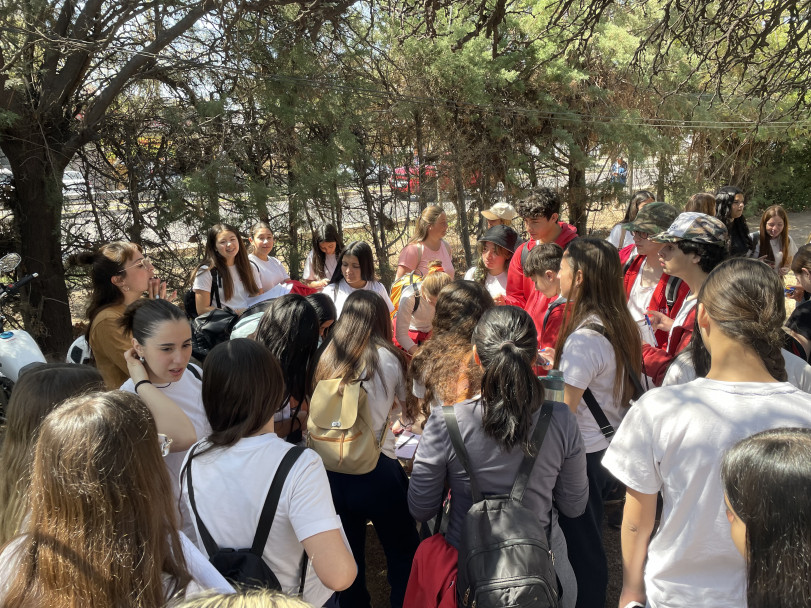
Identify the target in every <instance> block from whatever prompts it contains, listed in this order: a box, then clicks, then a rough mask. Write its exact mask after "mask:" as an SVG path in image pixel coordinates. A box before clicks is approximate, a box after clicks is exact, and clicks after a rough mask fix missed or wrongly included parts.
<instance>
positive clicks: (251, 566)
mask: <svg viewBox="0 0 811 608" xmlns="http://www.w3.org/2000/svg"><path fill="white" fill-rule="evenodd" d="M305 449H307V448H304V447H300V446H294V447H292V448H290V449H289V450H288V451H287V453H286V454H285V455H284V458H282V462H281V463H280V464H279V468H278V469H277V470H276V475H274V476H273V482H272V483H271V484H270V490H268V495H267V498H266V499H265V505H264V507H262V514H261V515H260V516H259V524H258V525H257V527H256V534H255V535H254V538H253V544H252V545H251V547H250V549H224V548H220V547H218V546H217V543H216V542H215V541H214V539H213V538H212V537H211V533H210V532H209V531H208V528H206V526H205V524H204V523H203V521H202V520H201V519H200V515H199V514H198V513H197V505H196V503H195V501H194V486H193V485H192V475H191V463H192V459H193V458H194V450H193V451H192V452H191V454H189V461H188V463H186V484H187V486H188V491H189V503H191V508H192V512H193V513H194V519H195V520H196V521H197V531H198V533H199V534H200V539H201V540H202V541H203V545H204V546H205V548H206V553H207V554H208V559H209V561H210V562H211V564H212V565H213V566H214V567H215V568H216V569H217V571H218V572H219V573H220V574H222V575H223V576H224V577H225V579H226V580H227V581H228V582H230V583H232V584H236V585H239V586H240V587H242V588H245V587H248V588H253V589H275V590H276V591H280V590H281V588H282V586H281V585H280V584H279V579H277V578H276V575H275V574H273V571H272V570H271V569H270V566H268V565H267V563H266V562H265V560H264V559H262V553H264V551H265V545H266V544H267V541H268V536H269V535H270V527H271V525H272V524H273V518H274V516H275V515H276V507H277V506H278V505H279V498H280V496H281V494H282V488H283V487H284V480H285V479H286V478H287V474H288V473H289V472H290V469H291V468H293V465H294V464H295V462H296V460H298V457H299V456H301V454H302V452H304V450H305ZM306 574H307V553H306V552H304V553H303V555H302V556H301V579H300V581H301V582H300V583H299V591H298V592H299V595H301V594H302V593H304V580H305V578H306Z"/></svg>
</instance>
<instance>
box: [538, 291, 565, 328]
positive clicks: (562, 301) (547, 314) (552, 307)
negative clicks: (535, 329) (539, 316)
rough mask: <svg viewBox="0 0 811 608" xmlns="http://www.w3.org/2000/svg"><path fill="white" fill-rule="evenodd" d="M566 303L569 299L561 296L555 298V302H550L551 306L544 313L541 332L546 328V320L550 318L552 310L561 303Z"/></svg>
mask: <svg viewBox="0 0 811 608" xmlns="http://www.w3.org/2000/svg"><path fill="white" fill-rule="evenodd" d="M566 303H567V300H563V299H561V298H558V299H557V300H555V301H554V302H552V303H551V304H549V307H548V308H547V309H546V312H545V313H544V315H543V323H541V332H543V331H545V330H546V322H547V321H548V320H549V315H550V314H551V313H552V311H553V310H555V309H556V308H557V307H558V306H560V305H561V304H566Z"/></svg>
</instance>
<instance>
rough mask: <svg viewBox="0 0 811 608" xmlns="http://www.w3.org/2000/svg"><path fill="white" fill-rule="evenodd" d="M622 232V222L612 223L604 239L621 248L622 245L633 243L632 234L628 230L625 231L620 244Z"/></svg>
mask: <svg viewBox="0 0 811 608" xmlns="http://www.w3.org/2000/svg"><path fill="white" fill-rule="evenodd" d="M621 234H622V224H621V223H620V224H614V227H613V228H612V229H611V233H610V234H609V235H608V238H607V239H606V241H608V242H609V243H611V244H612V245H614V247H616V248H617V249H622V248H623V247H627V246H628V245H633V244H634V235H633V233H632V232H631V231H630V230H626V231H625V237H624V238H623V241H622V245H620V235H621Z"/></svg>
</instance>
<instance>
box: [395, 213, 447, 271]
mask: <svg viewBox="0 0 811 608" xmlns="http://www.w3.org/2000/svg"><path fill="white" fill-rule="evenodd" d="M447 232H448V216H447V215H446V214H445V211H444V210H443V209H442V207H440V206H439V205H430V206H428V207H426V208H425V209H423V211H422V213H420V217H419V218H417V225H416V226H415V228H414V236H413V237H412V238H411V240H410V241H409V242H408V245H406V246H405V248H404V249H403V251H402V252H400V258H399V259H398V260H397V274H396V276H395V280H396V279H399V278H400V277H401V276H403V275H404V274H406V273H409V272H414V271H415V270H416V271H417V272H418V273H419V274H421V275H422V276H425V275H426V274H428V266H429V264H430V263H431V262H433V261H434V260H438V261H439V262H441V263H442V268H443V269H444V270H445V272H446V273H447V274H448V275H449V276H450V277H451V278H453V275H454V269H453V260H452V259H451V248H450V246H449V245H448V243H447V242H445V240H444V238H443V237H444V236H445V234H447Z"/></svg>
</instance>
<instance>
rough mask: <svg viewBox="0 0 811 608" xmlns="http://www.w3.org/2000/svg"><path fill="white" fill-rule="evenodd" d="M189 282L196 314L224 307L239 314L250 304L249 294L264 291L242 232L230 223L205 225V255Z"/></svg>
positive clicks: (255, 294) (252, 294)
mask: <svg viewBox="0 0 811 608" xmlns="http://www.w3.org/2000/svg"><path fill="white" fill-rule="evenodd" d="M215 276H216V279H217V282H216V283H215V282H214V278H215ZM192 281H193V285H192V289H193V290H194V301H195V305H196V306H197V314H198V315H201V314H203V313H206V312H208V311H209V310H213V309H215V308H226V307H227V308H230V309H232V310H233V311H234V312H236V313H240V312H242V311H243V310H245V309H246V308H248V306H250V298H251V297H252V296H257V295H259V294H261V293H263V292H264V289H263V288H262V279H261V277H260V275H259V270H258V269H257V267H256V266H254V265H253V264H251V261H250V260H249V259H248V252H247V251H246V249H245V244H244V242H243V240H242V235H241V234H240V232H239V230H238V229H237V228H235V227H234V226H231V225H230V224H222V223H220V224H215V225H214V226H212V227H211V228H209V230H208V233H207V234H206V252H205V258H204V259H203V263H202V264H200V265H199V266H198V267H197V268H196V269H195V270H194V272H193V273H192ZM215 291H216V292H217V295H219V304H218V302H217V297H216V295H215V293H214V292H215Z"/></svg>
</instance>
